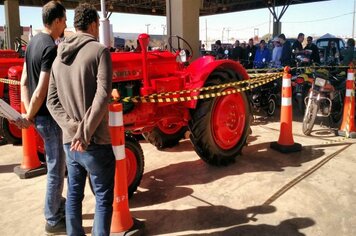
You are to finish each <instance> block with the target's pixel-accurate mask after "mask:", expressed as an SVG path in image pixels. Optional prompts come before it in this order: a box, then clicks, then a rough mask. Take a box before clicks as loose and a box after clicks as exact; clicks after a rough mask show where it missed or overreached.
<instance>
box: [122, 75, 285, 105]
mask: <svg viewBox="0 0 356 236" xmlns="http://www.w3.org/2000/svg"><path fill="white" fill-rule="evenodd" d="M281 77H282V73H272V74H266V75H264V76H263V77H262V76H259V77H257V78H255V79H249V80H243V81H236V82H231V83H226V84H219V85H214V86H208V87H202V88H199V89H191V90H184V91H174V92H167V93H159V94H151V95H149V96H143V97H140V96H136V97H125V98H123V99H122V101H123V102H135V103H138V102H142V103H163V102H187V101H192V100H198V99H208V98H213V97H220V96H226V95H230V94H235V93H239V92H244V91H247V90H250V89H253V88H256V87H259V86H261V85H263V84H266V83H269V82H271V81H273V80H276V79H278V78H281ZM241 84H247V85H248V86H246V87H242V88H237V89H232V90H228V91H222V92H216V93H214V92H212V93H205V94H199V95H189V93H193V94H194V93H198V92H203V91H209V90H215V89H221V88H226V87H233V86H238V85H241ZM183 94H187V96H180V97H168V96H172V95H183Z"/></svg>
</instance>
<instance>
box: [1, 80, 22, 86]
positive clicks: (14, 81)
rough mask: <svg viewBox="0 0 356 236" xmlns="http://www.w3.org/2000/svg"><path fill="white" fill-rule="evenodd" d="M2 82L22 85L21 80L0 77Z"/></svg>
mask: <svg viewBox="0 0 356 236" xmlns="http://www.w3.org/2000/svg"><path fill="white" fill-rule="evenodd" d="M0 82H1V83H4V84H11V85H20V81H18V80H13V79H5V78H0Z"/></svg>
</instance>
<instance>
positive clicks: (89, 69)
mask: <svg viewBox="0 0 356 236" xmlns="http://www.w3.org/2000/svg"><path fill="white" fill-rule="evenodd" d="M74 27H75V28H76V31H77V32H76V33H75V34H74V35H73V36H71V37H69V38H67V39H66V40H65V41H64V42H62V43H61V44H60V45H59V47H58V55H57V57H56V59H55V61H54V62H53V67H52V72H51V78H50V82H49V89H48V96H47V107H48V110H49V111H50V113H51V115H52V116H53V118H54V119H55V120H56V121H57V123H58V124H59V126H60V127H61V129H62V131H63V143H64V145H63V146H64V150H65V153H66V162H67V169H68V191H67V202H66V224H67V234H68V235H85V232H84V230H83V227H82V200H83V198H84V187H85V180H86V176H87V173H89V174H90V179H91V182H92V185H93V189H94V192H95V198H96V208H95V217H94V225H93V229H92V234H93V235H101V236H104V235H109V234H110V226H111V217H112V203H113V190H114V174H115V157H114V153H113V150H112V146H111V139H110V134H109V127H108V102H109V100H110V95H111V83H112V63H111V56H110V53H109V50H108V49H107V48H106V47H105V46H104V45H102V44H100V43H99V42H97V39H98V37H99V16H98V13H97V11H96V9H95V8H94V7H93V6H92V5H89V4H86V3H84V4H81V5H79V6H78V7H77V8H76V9H75V15H74Z"/></svg>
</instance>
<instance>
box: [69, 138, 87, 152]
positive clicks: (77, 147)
mask: <svg viewBox="0 0 356 236" xmlns="http://www.w3.org/2000/svg"><path fill="white" fill-rule="evenodd" d="M85 146H86V145H85V144H84V143H83V142H82V141H80V140H78V139H76V140H73V141H72V143H71V145H70V151H77V152H84V151H85Z"/></svg>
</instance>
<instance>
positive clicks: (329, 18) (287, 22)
mask: <svg viewBox="0 0 356 236" xmlns="http://www.w3.org/2000/svg"><path fill="white" fill-rule="evenodd" d="M351 14H353V12H350V13H345V14H342V15H338V16H333V17H328V18H322V19H317V20H307V21H284V22H283V23H286V24H290V23H309V22H317V21H326V20H332V19H335V18H339V17H342V16H347V15H351Z"/></svg>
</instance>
